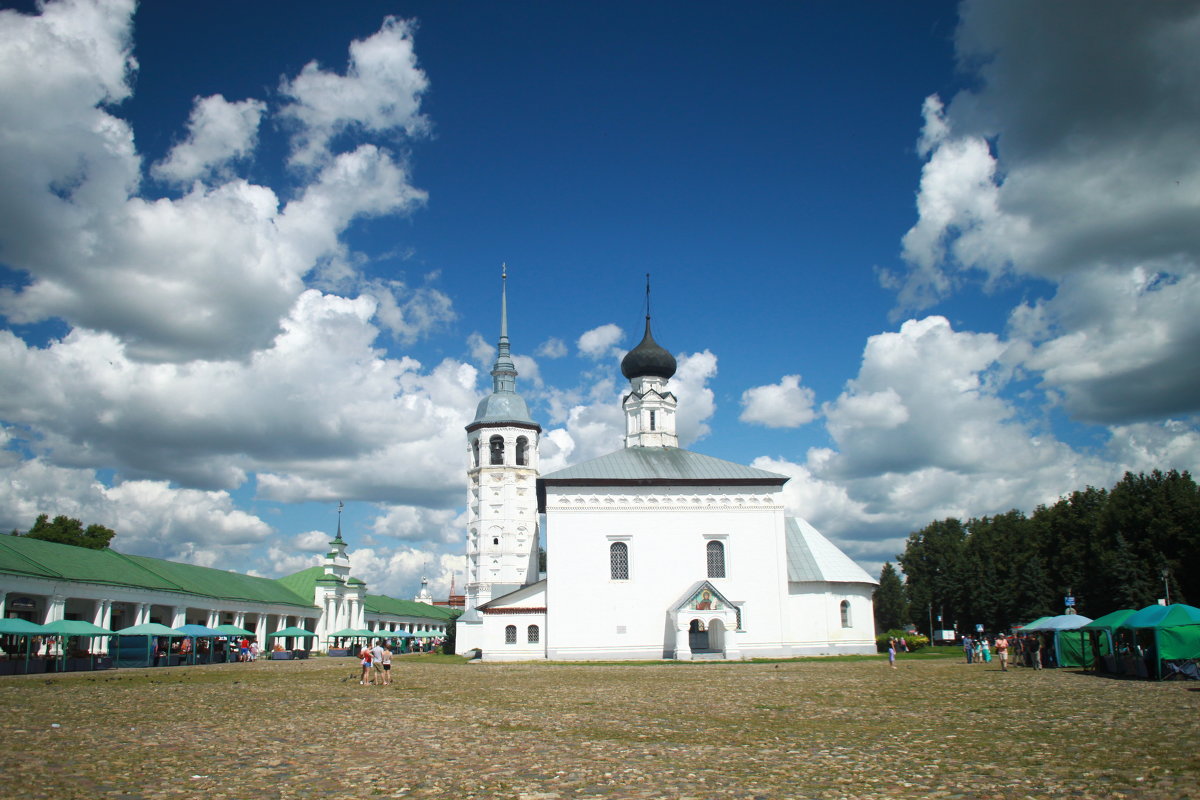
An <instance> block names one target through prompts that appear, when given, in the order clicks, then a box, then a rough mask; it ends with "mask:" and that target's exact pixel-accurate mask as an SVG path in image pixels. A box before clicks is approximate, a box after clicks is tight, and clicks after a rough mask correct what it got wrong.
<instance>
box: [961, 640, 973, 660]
mask: <svg viewBox="0 0 1200 800" xmlns="http://www.w3.org/2000/svg"><path fill="white" fill-rule="evenodd" d="M973 645H974V643H973V642H972V641H971V637H970V636H963V641H962V647H963V655H965V656H966V657H967V663H968V664H970V663H971V657H972V655H973V654H974V652H975V650H974V647H973Z"/></svg>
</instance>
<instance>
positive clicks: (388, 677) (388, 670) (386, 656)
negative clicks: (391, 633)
mask: <svg viewBox="0 0 1200 800" xmlns="http://www.w3.org/2000/svg"><path fill="white" fill-rule="evenodd" d="M380 660H381V661H382V662H383V685H384V686H388V685H390V684H391V682H392V648H391V647H390V646H389V645H388V643H387V642H384V643H383V658H381V659H380Z"/></svg>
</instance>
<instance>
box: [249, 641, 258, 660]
mask: <svg viewBox="0 0 1200 800" xmlns="http://www.w3.org/2000/svg"><path fill="white" fill-rule="evenodd" d="M250 660H251V661H257V660H258V642H257V641H253V642H250Z"/></svg>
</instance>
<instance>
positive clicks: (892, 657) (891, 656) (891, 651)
mask: <svg viewBox="0 0 1200 800" xmlns="http://www.w3.org/2000/svg"><path fill="white" fill-rule="evenodd" d="M888 666H890V667H891V668H892V669H895V668H896V640H895V639H888Z"/></svg>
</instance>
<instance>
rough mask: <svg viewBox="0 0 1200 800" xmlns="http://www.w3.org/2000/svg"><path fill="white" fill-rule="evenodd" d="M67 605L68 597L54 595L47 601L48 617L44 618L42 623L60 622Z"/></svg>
mask: <svg viewBox="0 0 1200 800" xmlns="http://www.w3.org/2000/svg"><path fill="white" fill-rule="evenodd" d="M66 606H67V598H65V597H63V596H62V595H60V594H56V595H53V596H51V597H50V598H49V602H47V603H46V617H45V619H43V620H42V624H43V625H46V624H49V623H51V622H58V621H59V620H60V619H62V618H63V610H64V609H65V608H66Z"/></svg>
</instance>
